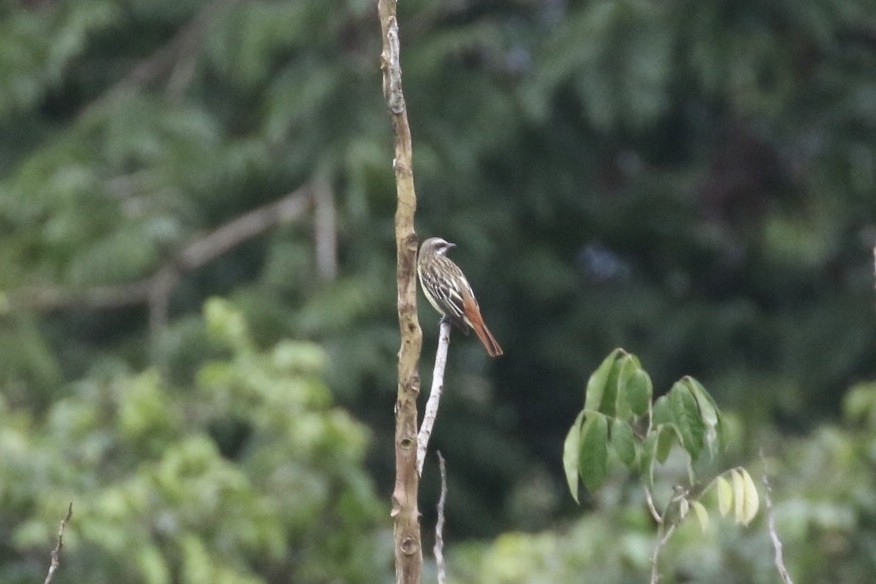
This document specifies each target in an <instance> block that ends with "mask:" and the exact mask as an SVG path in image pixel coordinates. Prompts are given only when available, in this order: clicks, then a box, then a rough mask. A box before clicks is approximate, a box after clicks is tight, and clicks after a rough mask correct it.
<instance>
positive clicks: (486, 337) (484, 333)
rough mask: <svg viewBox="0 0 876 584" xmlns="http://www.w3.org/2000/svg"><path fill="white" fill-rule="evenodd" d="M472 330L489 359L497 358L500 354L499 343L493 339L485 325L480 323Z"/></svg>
mask: <svg viewBox="0 0 876 584" xmlns="http://www.w3.org/2000/svg"><path fill="white" fill-rule="evenodd" d="M472 328H473V329H474V332H475V334H476V335H477V336H478V338H479V339H480V340H481V343H483V344H484V348H485V349H486V350H487V354H488V355H489V356H490V357H498V356H500V355H501V354H502V347H500V346H499V342H498V341H497V340H496V339H495V337H493V333H491V332H490V329H488V328H487V325H485V324H484V323H483V322H481V323H480V326H473V327H472Z"/></svg>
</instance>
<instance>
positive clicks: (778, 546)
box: [760, 449, 794, 584]
mask: <svg viewBox="0 0 876 584" xmlns="http://www.w3.org/2000/svg"><path fill="white" fill-rule="evenodd" d="M760 461H761V463H762V464H763V477H762V478H763V486H764V487H766V489H765V491H764V502H765V503H766V510H767V525H768V526H769V531H770V541H771V542H772V544H773V552H774V554H773V561H774V563H775V564H776V570H778V572H779V576H780V577H781V578H782V582H783V583H784V584H794V581H793V580H792V579H791V574H790V573H789V572H788V568H786V567H785V555H784V553H783V551H782V540H781V539H779V532H778V530H777V529H776V514H775V513H774V512H773V499H772V496H771V495H770V493H772V488H771V487H770V481H769V478H767V471H766V458H765V457H764V455H763V449H761V450H760Z"/></svg>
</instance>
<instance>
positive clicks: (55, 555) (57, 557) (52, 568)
mask: <svg viewBox="0 0 876 584" xmlns="http://www.w3.org/2000/svg"><path fill="white" fill-rule="evenodd" d="M442 468H443V467H442ZM71 517H73V503H72V502H71V503H70V505H69V506H68V507H67V515H65V516H64V519H62V520H61V525H60V526H59V527H58V543H57V544H56V545H55V549H53V550H52V563H51V564H50V565H49V573H48V574H46V579H45V581H44V582H43V584H52V579H53V578H54V577H55V572H56V571H57V570H58V566H60V565H61V549H62V548H63V547H64V530H65V529H67V523H69V522H70V518H71Z"/></svg>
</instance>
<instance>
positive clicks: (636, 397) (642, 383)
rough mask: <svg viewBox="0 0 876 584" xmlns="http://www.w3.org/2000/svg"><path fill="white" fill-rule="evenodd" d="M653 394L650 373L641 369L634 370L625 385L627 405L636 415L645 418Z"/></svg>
mask: <svg viewBox="0 0 876 584" xmlns="http://www.w3.org/2000/svg"><path fill="white" fill-rule="evenodd" d="M653 392H654V389H653V385H652V384H651V377H650V376H649V375H648V373H647V372H646V371H644V370H643V369H641V368H636V369H634V370H633V372H632V373H631V374H630V377H629V379H627V382H626V384H625V385H624V393H625V394H626V400H627V404H629V406H630V410H632V412H633V413H634V414H635V415H637V416H644V415H646V414H647V413H648V408H650V407H651V396H652V395H653Z"/></svg>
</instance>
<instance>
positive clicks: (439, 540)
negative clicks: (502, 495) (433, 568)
mask: <svg viewBox="0 0 876 584" xmlns="http://www.w3.org/2000/svg"><path fill="white" fill-rule="evenodd" d="M438 467H439V468H440V469H441V496H440V497H438V520H437V521H436V522H435V545H434V547H433V548H432V551H433V552H434V553H435V564H436V565H437V567H438V584H444V583H445V582H446V581H447V567H446V566H445V565H444V505H445V503H446V502H447V467H446V466H445V464H444V457H443V456H441V452H440V451H439V452H438Z"/></svg>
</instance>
